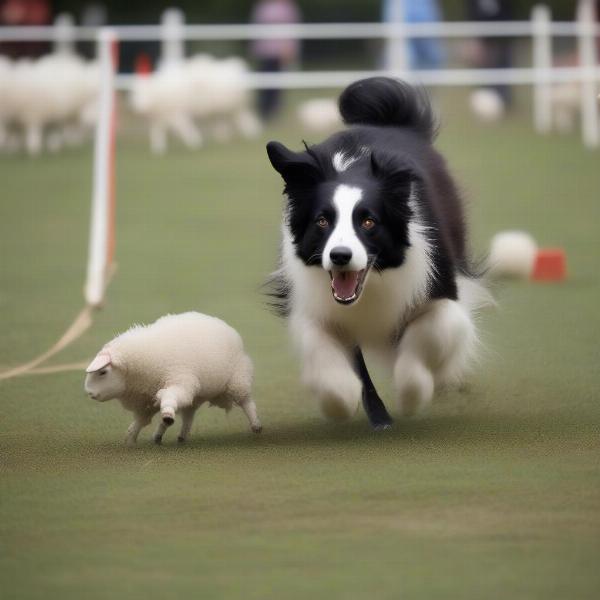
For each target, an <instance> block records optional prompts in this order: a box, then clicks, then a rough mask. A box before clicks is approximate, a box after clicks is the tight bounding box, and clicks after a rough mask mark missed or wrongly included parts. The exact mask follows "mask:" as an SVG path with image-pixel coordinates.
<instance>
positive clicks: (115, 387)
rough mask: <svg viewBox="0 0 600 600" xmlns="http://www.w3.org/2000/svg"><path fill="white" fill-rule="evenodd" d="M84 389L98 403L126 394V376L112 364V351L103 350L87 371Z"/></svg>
mask: <svg viewBox="0 0 600 600" xmlns="http://www.w3.org/2000/svg"><path fill="white" fill-rule="evenodd" d="M86 373H87V375H86V376H85V384H84V388H85V391H86V392H87V394H88V396H89V397H90V398H92V399H93V400H97V401H98V402H106V401H107V400H112V399H113V398H119V397H121V396H122V395H123V393H124V392H125V376H124V374H123V372H122V371H121V370H120V369H119V368H118V367H116V366H115V365H113V364H112V357H111V355H110V351H109V350H108V349H106V348H104V349H102V350H101V351H100V352H99V353H98V354H97V355H96V357H95V358H94V360H93V361H92V362H91V363H90V364H89V366H88V368H87V369H86Z"/></svg>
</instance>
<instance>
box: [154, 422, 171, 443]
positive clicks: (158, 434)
mask: <svg viewBox="0 0 600 600" xmlns="http://www.w3.org/2000/svg"><path fill="white" fill-rule="evenodd" d="M169 426H170V425H169V423H165V422H164V421H163V420H160V421H159V422H158V427H157V428H156V431H155V432H154V436H153V437H152V439H153V440H154V443H155V444H158V445H160V444H161V443H162V439H163V435H165V431H167V429H168V428H169Z"/></svg>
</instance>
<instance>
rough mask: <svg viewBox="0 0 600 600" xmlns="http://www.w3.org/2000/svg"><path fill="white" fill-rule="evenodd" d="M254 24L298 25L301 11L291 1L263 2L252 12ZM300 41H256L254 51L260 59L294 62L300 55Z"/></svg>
mask: <svg viewBox="0 0 600 600" xmlns="http://www.w3.org/2000/svg"><path fill="white" fill-rule="evenodd" d="M251 19H252V22H253V23H257V24H261V25H264V24H277V23H298V22H299V21H300V11H299V10H298V8H297V6H296V5H295V4H294V2H292V1H291V0H261V2H259V3H258V4H256V5H255V7H254V10H253V11H252V17H251ZM299 47H300V44H299V42H298V40H290V39H287V40H285V39H284V40H281V39H280V40H275V39H269V40H256V41H254V42H253V44H252V51H253V53H254V55H255V56H257V57H258V58H279V59H283V60H286V61H289V60H293V59H294V58H295V57H296V56H297V55H298V50H299Z"/></svg>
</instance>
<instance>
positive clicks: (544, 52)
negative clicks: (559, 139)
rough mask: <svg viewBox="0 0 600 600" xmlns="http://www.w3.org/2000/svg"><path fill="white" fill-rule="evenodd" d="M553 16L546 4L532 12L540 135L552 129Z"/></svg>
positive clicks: (536, 115)
mask: <svg viewBox="0 0 600 600" xmlns="http://www.w3.org/2000/svg"><path fill="white" fill-rule="evenodd" d="M551 20H552V15H551V13H550V8H549V7H548V6H546V5H545V4H536V5H535V6H534V7H533V10H532V11H531V28H532V32H533V68H534V70H535V83H534V85H533V123H534V126H535V130H536V131H537V132H538V133H548V132H549V131H550V130H551V129H552V83H551V82H550V77H549V75H550V70H551V69H552V37H551V35H550V23H551Z"/></svg>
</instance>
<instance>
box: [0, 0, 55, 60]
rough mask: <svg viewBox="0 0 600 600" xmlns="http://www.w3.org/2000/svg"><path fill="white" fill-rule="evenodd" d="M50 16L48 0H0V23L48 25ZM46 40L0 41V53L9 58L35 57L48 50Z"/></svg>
mask: <svg viewBox="0 0 600 600" xmlns="http://www.w3.org/2000/svg"><path fill="white" fill-rule="evenodd" d="M51 16H52V7H51V5H50V1H49V0H0V25H6V26H11V27H15V26H18V27H20V26H27V25H48V24H49V23H50V19H51ZM49 48H50V46H49V44H48V42H39V41H31V40H28V41H23V42H3V43H0V53H2V54H5V55H8V56H10V57H11V58H19V57H36V56H41V55H42V54H45V53H46V52H48V51H49Z"/></svg>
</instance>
